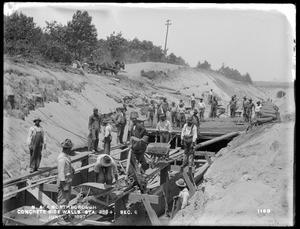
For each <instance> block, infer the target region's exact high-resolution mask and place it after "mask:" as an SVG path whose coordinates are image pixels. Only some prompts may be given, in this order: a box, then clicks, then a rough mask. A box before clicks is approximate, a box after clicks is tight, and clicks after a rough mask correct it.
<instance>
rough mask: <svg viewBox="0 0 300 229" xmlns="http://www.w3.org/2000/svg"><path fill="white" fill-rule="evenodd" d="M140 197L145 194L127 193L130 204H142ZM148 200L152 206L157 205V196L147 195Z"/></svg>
mask: <svg viewBox="0 0 300 229" xmlns="http://www.w3.org/2000/svg"><path fill="white" fill-rule="evenodd" d="M142 195H147V194H140V193H129V195H128V201H129V202H130V203H136V202H142ZM147 197H148V200H149V202H150V203H152V204H159V196H158V195H147Z"/></svg>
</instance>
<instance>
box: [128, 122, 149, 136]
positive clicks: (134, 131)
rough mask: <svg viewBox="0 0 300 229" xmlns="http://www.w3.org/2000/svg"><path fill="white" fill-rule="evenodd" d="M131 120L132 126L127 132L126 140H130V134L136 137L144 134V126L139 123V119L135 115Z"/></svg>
mask: <svg viewBox="0 0 300 229" xmlns="http://www.w3.org/2000/svg"><path fill="white" fill-rule="evenodd" d="M131 121H132V126H131V128H130V131H129V133H128V138H129V139H128V140H130V137H131V136H134V137H136V138H142V137H143V136H144V135H145V134H146V129H145V127H144V126H142V125H141V124H139V120H138V119H137V117H132V118H131Z"/></svg>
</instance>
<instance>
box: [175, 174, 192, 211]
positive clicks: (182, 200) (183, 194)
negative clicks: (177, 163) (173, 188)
mask: <svg viewBox="0 0 300 229" xmlns="http://www.w3.org/2000/svg"><path fill="white" fill-rule="evenodd" d="M175 183H176V185H177V186H178V187H179V189H180V192H179V194H178V195H177V196H174V197H173V199H174V200H177V201H178V202H177V208H176V212H178V211H179V210H182V209H184V208H185V207H186V206H187V205H188V199H189V198H190V194H189V190H188V189H187V188H186V184H185V182H184V180H183V179H182V178H180V179H178V180H177V181H176V182H175ZM175 214H176V213H175Z"/></svg>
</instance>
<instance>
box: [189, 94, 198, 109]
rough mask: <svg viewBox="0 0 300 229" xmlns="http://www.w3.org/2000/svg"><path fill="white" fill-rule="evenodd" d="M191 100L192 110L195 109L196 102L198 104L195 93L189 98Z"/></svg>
mask: <svg viewBox="0 0 300 229" xmlns="http://www.w3.org/2000/svg"><path fill="white" fill-rule="evenodd" d="M189 102H190V103H191V107H192V110H194V109H195V104H196V99H195V94H194V93H193V94H192V95H191V97H190V98H189Z"/></svg>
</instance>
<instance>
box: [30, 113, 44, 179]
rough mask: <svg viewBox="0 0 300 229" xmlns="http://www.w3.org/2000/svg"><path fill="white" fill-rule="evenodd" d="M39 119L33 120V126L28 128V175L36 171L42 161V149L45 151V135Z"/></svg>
mask: <svg viewBox="0 0 300 229" xmlns="http://www.w3.org/2000/svg"><path fill="white" fill-rule="evenodd" d="M41 121H42V120H41V119H40V118H36V119H34V120H33V122H34V125H33V126H32V127H30V128H29V131H28V136H27V143H28V147H29V152H30V164H29V167H30V173H33V172H35V171H38V169H39V167H40V163H41V159H42V149H43V146H44V149H46V134H45V131H44V129H43V128H42V126H41V125H40V123H41Z"/></svg>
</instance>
